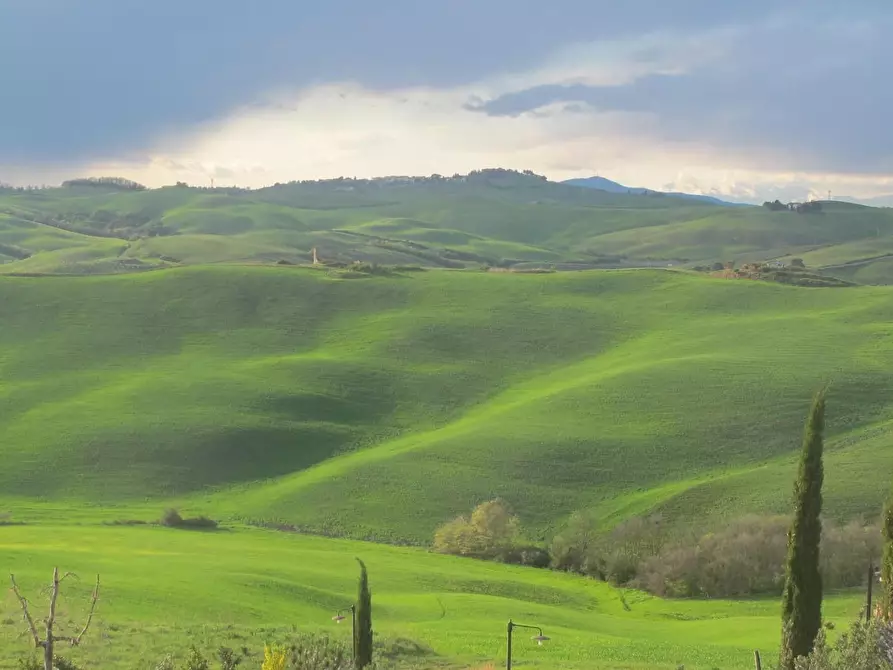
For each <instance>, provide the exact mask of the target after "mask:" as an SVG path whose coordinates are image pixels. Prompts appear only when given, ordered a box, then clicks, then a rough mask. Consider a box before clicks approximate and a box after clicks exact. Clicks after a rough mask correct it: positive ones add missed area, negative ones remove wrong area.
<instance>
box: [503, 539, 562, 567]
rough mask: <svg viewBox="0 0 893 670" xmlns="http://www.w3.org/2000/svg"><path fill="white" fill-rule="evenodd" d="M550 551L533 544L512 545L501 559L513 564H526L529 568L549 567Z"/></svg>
mask: <svg viewBox="0 0 893 670" xmlns="http://www.w3.org/2000/svg"><path fill="white" fill-rule="evenodd" d="M551 558H552V557H551V556H550V555H549V552H548V551H546V550H545V549H543V548H542V547H537V546H533V545H528V546H522V547H511V548H510V549H508V550H506V551H505V552H504V553H503V554H502V555H501V556H500V557H499V559H500V560H501V561H502V562H503V563H511V564H512V565H526V566H527V567H529V568H548V567H549V564H550V562H551Z"/></svg>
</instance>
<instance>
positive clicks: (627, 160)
mask: <svg viewBox="0 0 893 670" xmlns="http://www.w3.org/2000/svg"><path fill="white" fill-rule="evenodd" d="M739 38H740V31H739V30H727V29H722V30H714V31H712V32H709V33H704V34H700V35H697V36H684V35H673V34H666V33H664V34H659V33H655V34H651V35H647V36H644V37H639V38H635V39H631V40H627V41H623V42H600V43H597V44H577V45H574V46H571V47H568V48H565V49H562V50H560V51H559V52H557V53H555V54H554V55H553V56H552V57H551V58H548V59H547V60H546V61H545V62H544V63H543V64H542V65H540V66H538V67H534V68H531V69H530V70H528V71H525V72H516V73H508V74H505V75H502V76H497V77H493V78H490V79H487V80H484V81H480V82H475V83H472V84H469V85H465V86H458V87H454V88H443V89H436V88H425V87H415V88H404V89H398V90H388V91H376V90H372V89H370V88H366V87H363V86H361V85H359V84H356V83H349V82H347V83H330V84H325V85H320V86H315V87H311V88H307V89H304V90H301V91H299V92H296V93H295V92H290V91H287V90H280V91H275V92H272V93H271V94H269V95H267V96H266V97H265V99H264V100H263V101H262V102H259V103H255V104H253V105H250V106H246V107H244V108H241V109H238V110H235V111H234V112H233V113H232V114H230V115H229V116H228V117H227V118H225V119H224V120H222V121H219V122H216V123H213V124H209V125H206V126H204V127H203V128H202V129H201V130H200V131H197V132H192V133H191V134H185V135H183V134H176V133H173V134H168V135H166V136H164V137H161V138H159V139H158V141H157V142H156V143H155V148H154V150H152V151H151V152H149V154H148V155H147V156H146V157H145V158H143V159H138V160H131V161H120V160H109V161H98V162H94V163H92V164H89V165H84V166H78V168H77V169H72V170H69V171H68V174H67V176H71V175H72V174H110V173H113V174H122V175H125V176H127V177H130V178H133V179H137V180H139V181H142V182H144V183H147V184H150V185H160V184H165V183H173V182H175V181H187V182H189V183H207V182H208V180H210V179H211V178H213V179H215V180H216V183H217V184H218V185H225V184H226V185H240V186H252V187H257V186H263V185H267V184H271V183H274V182H284V181H290V180H293V179H314V178H326V177H337V176H356V177H370V176H381V175H390V174H432V173H441V174H452V173H455V172H467V171H469V170H473V169H478V168H482V167H497V166H499V167H508V168H517V169H532V170H535V171H537V172H540V173H543V174H546V175H548V176H549V177H550V178H552V179H564V178H571V177H580V176H590V175H593V174H600V175H603V176H607V177H610V178H612V179H615V180H617V181H620V182H623V183H628V184H629V185H632V186H644V187H649V188H657V189H661V188H669V189H673V190H682V191H689V192H698V193H709V194H716V195H721V196H728V197H732V198H737V199H741V200H747V201H760V200H762V199H766V198H769V197H776V196H777V197H790V198H801V197H806V196H807V195H808V194H809V193H810V192H817V193H823V194H826V192H827V190H829V189H830V190H831V191H832V192H837V193H846V194H847V195H850V196H855V197H871V196H878V195H884V194H886V193H890V192H891V191H893V178H890V177H885V176H877V175H871V176H860V175H840V174H824V173H818V174H815V173H803V172H797V173H793V172H787V171H784V170H778V169H767V168H766V165H767V164H772V161H773V153H772V151H773V150H772V149H771V148H769V149H766V148H763V147H759V146H756V147H754V146H747V143H743V146H738V147H736V146H722V147H720V146H709V145H706V144H705V143H704V142H699V141H691V140H687V141H681V140H676V141H673V140H670V139H668V138H667V137H665V136H663V135H662V134H661V132H660V130H661V129H660V123H659V118H658V116H657V115H656V114H655V113H631V112H621V111H613V112H608V111H603V110H599V109H596V108H594V107H593V106H591V105H588V104H584V103H579V102H561V103H550V104H544V105H542V106H539V107H534V108H532V109H529V110H527V111H525V112H523V113H520V114H517V115H504V116H493V115H488V114H485V113H482V112H480V111H475V110H474V109H473V107H474V104H473V103H474V102H475V101H481V100H490V99H493V98H494V97H498V96H500V95H504V94H506V93H512V92H515V91H521V90H526V89H530V88H533V87H537V86H548V85H569V84H583V85H590V86H591V85H602V86H604V85H610V86H615V85H622V84H626V83H629V82H631V81H634V80H636V79H637V78H641V77H644V76H647V75H652V74H677V73H682V72H685V71H687V70H688V69H690V68H693V67H696V66H697V65H698V63H702V62H704V61H705V60H711V59H716V58H719V57H720V56H722V55H723V53H725V50H727V49H729V48H731V46H730V45H732V44H734V43H735V42H736V40H739ZM469 103H472V104H469ZM42 174H45V173H42ZM26 179H27V175H25V178H22V176H19V178H18V179H17V181H24V180H26ZM44 180H45V179H44ZM42 181H43V180H42ZM782 194H784V195H782Z"/></svg>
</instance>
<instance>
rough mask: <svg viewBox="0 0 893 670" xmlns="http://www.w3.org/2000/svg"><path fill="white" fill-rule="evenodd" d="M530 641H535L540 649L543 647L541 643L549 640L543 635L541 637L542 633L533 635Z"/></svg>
mask: <svg viewBox="0 0 893 670" xmlns="http://www.w3.org/2000/svg"><path fill="white" fill-rule="evenodd" d="M530 639H531V640H536V643H537V644H538V645H539V646H541V647H542V646H543V642H546V641H548V640H549V639H550V638H549V637H547V636H545V635H543V634H542V633H540V634H539V635H534V636H533V637H532V638H530Z"/></svg>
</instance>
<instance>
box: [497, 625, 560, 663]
mask: <svg viewBox="0 0 893 670" xmlns="http://www.w3.org/2000/svg"><path fill="white" fill-rule="evenodd" d="M515 628H529V629H530V630H535V631H537V633H538V634H537V635H534V636H533V637H532V638H530V639H531V640H536V643H537V644H538V645H540V646H542V644H543V642H545V641H546V640H548V639H549V638H548V637H546V636H545V635H543V629H542V628H540V627H539V626H525V625H524V624H520V623H515V622H514V621H512V620H511V619H509V623H508V626H506V633H507V642H508V646H507V649H506V654H505V670H512V631H513V630H514V629H515Z"/></svg>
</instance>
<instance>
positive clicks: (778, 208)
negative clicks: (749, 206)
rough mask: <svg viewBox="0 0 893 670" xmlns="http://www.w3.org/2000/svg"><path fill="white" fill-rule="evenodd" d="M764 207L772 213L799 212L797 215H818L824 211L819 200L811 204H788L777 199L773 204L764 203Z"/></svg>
mask: <svg viewBox="0 0 893 670" xmlns="http://www.w3.org/2000/svg"><path fill="white" fill-rule="evenodd" d="M763 207H765V208H766V209H768V210H769V211H770V212H785V211H789V212H797V214H816V213H818V212H821V211H822V203H820V202H819V201H818V200H811V201H809V202H789V203H787V204H785V203H783V202H782V201H781V200H777V199H776V200H773V201H771V202H770V201H768V200H767V201H766V202H764V203H763Z"/></svg>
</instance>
